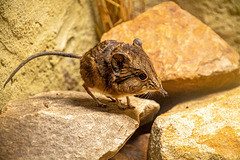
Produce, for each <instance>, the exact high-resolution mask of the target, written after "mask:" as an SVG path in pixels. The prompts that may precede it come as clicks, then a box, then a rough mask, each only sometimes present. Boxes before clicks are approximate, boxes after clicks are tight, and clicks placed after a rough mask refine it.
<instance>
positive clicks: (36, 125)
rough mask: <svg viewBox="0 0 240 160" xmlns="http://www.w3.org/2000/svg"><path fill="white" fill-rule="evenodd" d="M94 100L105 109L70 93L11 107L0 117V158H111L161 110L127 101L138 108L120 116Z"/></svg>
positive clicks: (115, 109)
mask: <svg viewBox="0 0 240 160" xmlns="http://www.w3.org/2000/svg"><path fill="white" fill-rule="evenodd" d="M97 97H98V98H99V99H100V100H101V101H102V102H104V103H106V104H108V107H107V108H99V107H97V106H96V104H95V103H94V101H93V100H92V99H91V97H90V96H89V95H88V94H87V93H82V92H74V91H65V92H56V91H52V92H46V93H41V94H38V95H37V96H34V97H32V98H29V99H24V100H17V101H11V102H9V103H8V104H7V105H6V108H7V110H6V111H5V112H4V113H2V114H1V115H0V159H81V160H84V159H87V160H91V159H93V160H94V159H109V158H111V157H112V156H114V154H116V153H117V152H118V151H119V150H120V148H121V147H122V146H123V145H124V144H125V143H126V141H127V140H128V139H129V138H130V137H131V135H132V134H133V133H134V131H135V130H136V129H137V128H138V126H139V122H140V121H142V122H143V123H146V122H147V121H149V120H150V118H149V117H154V116H153V115H154V114H156V113H157V111H158V110H159V105H158V104H157V103H155V102H154V101H151V100H143V99H139V98H135V97H131V102H132V105H134V106H136V108H135V109H134V110H130V109H127V110H124V111H123V110H119V109H118V107H117V105H115V104H114V103H113V102H110V100H108V99H106V98H105V97H104V96H103V95H97ZM123 103H124V101H123ZM146 110H147V112H146ZM142 115H144V116H142ZM143 117H145V118H143ZM146 117H148V118H146ZM145 120H147V121H145ZM151 120H152V119H151Z"/></svg>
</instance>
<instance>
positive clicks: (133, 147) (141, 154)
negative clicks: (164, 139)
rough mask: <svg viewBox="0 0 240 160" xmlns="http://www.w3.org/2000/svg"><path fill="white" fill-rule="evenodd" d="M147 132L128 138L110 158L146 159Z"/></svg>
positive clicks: (126, 159)
mask: <svg viewBox="0 0 240 160" xmlns="http://www.w3.org/2000/svg"><path fill="white" fill-rule="evenodd" d="M149 136H150V134H149V133H146V134H142V135H139V136H138V137H135V138H134V139H130V140H129V141H128V142H127V143H126V144H125V145H124V147H123V148H122V149H121V150H120V151H119V152H118V153H117V154H116V155H115V156H114V157H113V158H111V159H110V160H146V159H147V149H148V141H149Z"/></svg>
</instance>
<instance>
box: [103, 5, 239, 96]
mask: <svg viewBox="0 0 240 160" xmlns="http://www.w3.org/2000/svg"><path fill="white" fill-rule="evenodd" d="M136 37H138V38H140V39H141V40H142V42H143V48H144V50H145V51H146V53H147V54H148V55H149V56H150V58H151V59H152V60H153V63H154V66H155V69H156V70H157V73H158V75H159V76H160V77H161V79H162V81H163V86H164V88H165V90H167V91H168V92H169V93H170V95H171V94H174V93H177V94H178V93H181V94H182V93H183V92H192V91H203V92H205V91H210V90H216V89H220V88H224V87H227V86H229V85H231V84H233V83H239V77H240V76H239V55H238V53H237V52H235V51H234V50H233V49H232V48H231V47H230V46H229V45H228V44H227V43H226V42H225V41H224V40H222V39H221V38H220V37H219V36H218V35H217V34H216V33H215V32H214V31H212V30H211V29H210V28H209V27H208V26H206V25H205V24H203V23H202V22H201V21H199V20H198V19H196V18H195V17H194V16H192V15H191V14H189V13H188V12H186V11H184V10H182V9H181V8H180V7H179V6H178V5H176V4H175V3H173V2H165V3H162V4H159V5H157V6H155V7H153V8H151V9H149V10H148V11H146V12H145V13H142V14H141V15H139V16H138V17H136V18H135V19H133V20H132V21H128V22H125V23H122V24H120V25H118V26H116V27H114V28H113V29H111V30H110V31H109V32H107V33H105V34H104V35H103V37H102V41H103V40H106V39H115V40H118V41H123V42H126V43H130V44H131V43H132V41H133V39H134V38H136Z"/></svg>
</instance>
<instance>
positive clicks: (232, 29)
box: [131, 0, 240, 54]
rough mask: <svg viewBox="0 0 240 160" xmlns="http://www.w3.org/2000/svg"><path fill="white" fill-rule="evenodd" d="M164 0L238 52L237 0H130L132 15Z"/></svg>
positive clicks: (239, 26)
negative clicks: (182, 10)
mask: <svg viewBox="0 0 240 160" xmlns="http://www.w3.org/2000/svg"><path fill="white" fill-rule="evenodd" d="M165 1H173V2H175V3H177V4H178V5H179V6H180V7H181V8H183V9H184V10H186V11H188V12H189V13H191V14H192V15H194V16H195V17H197V18H198V19H200V20H201V21H202V22H203V23H205V24H207V25H208V26H209V27H211V28H212V29H213V30H214V31H215V32H216V33H217V34H218V35H220V36H221V37H222V38H223V39H224V40H225V41H226V42H227V43H228V44H230V45H231V46H232V47H233V48H234V49H235V50H236V51H237V52H238V53H239V54H240V45H239V44H240V32H239V28H240V23H239V20H240V1H239V0H231V1H226V0H211V1H189V2H187V3H186V0H154V1H153V0H132V7H131V14H132V17H133V18H134V17H136V16H137V15H139V14H141V13H142V12H144V11H146V10H147V9H149V8H152V7H153V6H155V5H158V4H159V3H162V2H165ZM223 22H224V23H223Z"/></svg>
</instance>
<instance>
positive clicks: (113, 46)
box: [4, 39, 167, 109]
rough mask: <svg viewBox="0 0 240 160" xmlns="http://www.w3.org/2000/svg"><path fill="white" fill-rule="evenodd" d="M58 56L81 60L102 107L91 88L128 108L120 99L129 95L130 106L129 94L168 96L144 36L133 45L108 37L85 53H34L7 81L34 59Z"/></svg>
mask: <svg viewBox="0 0 240 160" xmlns="http://www.w3.org/2000/svg"><path fill="white" fill-rule="evenodd" d="M45 55H58V56H65V57H70V58H79V59H80V74H81V77H82V79H83V80H84V84H83V87H84V88H85V89H86V91H87V92H88V93H89V95H90V96H91V97H92V98H93V99H94V100H95V101H96V102H97V104H98V105H99V106H102V107H105V106H106V105H104V104H102V103H101V102H100V101H99V100H98V99H97V98H96V97H95V96H94V95H93V94H92V93H91V92H90V90H89V89H88V88H89V87H90V88H94V89H96V90H98V91H99V92H101V93H103V94H105V95H107V96H109V97H111V98H115V100H116V102H117V104H118V106H119V108H121V109H124V107H123V106H122V105H121V104H120V102H119V100H118V98H120V97H124V96H126V97H127V103H128V107H129V108H134V107H132V106H131V104H130V100H129V98H128V96H129V95H139V94H144V93H146V92H149V91H160V92H161V93H162V94H164V95H166V94H167V92H166V91H164V89H163V88H162V85H161V81H160V80H159V78H158V76H157V74H156V72H155V69H154V67H153V64H152V62H151V60H150V58H149V57H148V56H147V54H146V53H145V52H144V50H143V48H142V42H141V40H140V39H135V40H134V41H133V44H132V45H130V44H126V43H123V42H117V41H115V40H107V41H103V42H101V43H99V44H97V45H96V46H95V47H93V48H92V49H90V50H89V51H88V52H86V53H85V54H84V55H83V56H77V55H75V54H70V53H62V52H43V53H39V54H36V55H33V56H31V57H29V58H28V59H26V60H25V61H24V62H23V63H22V64H20V65H19V66H18V67H17V68H16V69H15V71H14V72H13V73H12V74H11V76H10V77H9V78H8V80H7V81H6V83H5V84H4V87H5V86H6V84H7V83H8V82H9V81H10V80H11V78H12V77H13V76H14V75H15V73H16V72H17V71H18V70H19V69H20V68H21V67H22V66H23V65H25V64H26V63H27V62H29V61H30V60H32V59H34V58H37V57H40V56H45Z"/></svg>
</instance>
